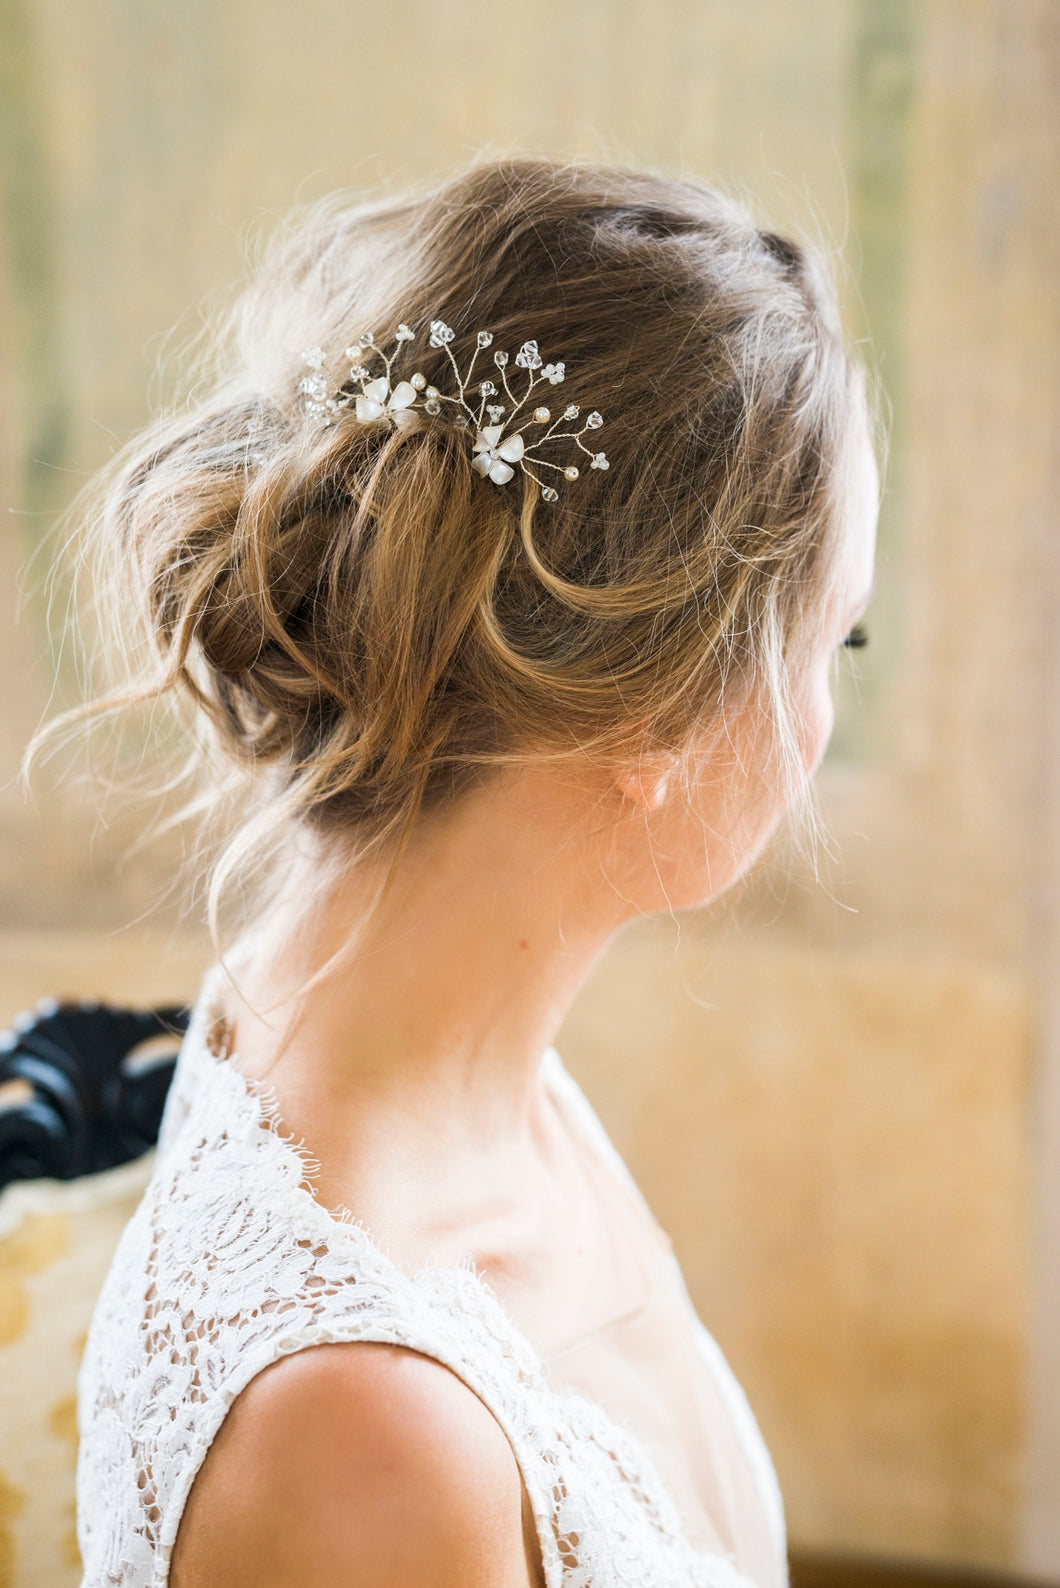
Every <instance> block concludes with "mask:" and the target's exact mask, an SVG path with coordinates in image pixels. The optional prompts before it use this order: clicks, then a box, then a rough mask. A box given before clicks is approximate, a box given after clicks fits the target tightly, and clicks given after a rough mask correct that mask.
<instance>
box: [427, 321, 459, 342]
mask: <svg viewBox="0 0 1060 1588" xmlns="http://www.w3.org/2000/svg"><path fill="white" fill-rule="evenodd" d="M455 335H456V332H455V331H454V330H453V328H452V326H451V325H446V323H445V321H444V320H432V321H431V334H430V337H429V341H430V344H431V346H432V347H444V346H445V345H446V343H447V342H451V341H452V340H453V337H454V336H455Z"/></svg>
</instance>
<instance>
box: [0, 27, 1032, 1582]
mask: <svg viewBox="0 0 1060 1588" xmlns="http://www.w3.org/2000/svg"><path fill="white" fill-rule="evenodd" d="M0 26H2V50H3V54H2V59H0V74H2V76H0V139H2V148H3V171H2V181H3V189H2V195H0V198H2V220H0V225H2V236H0V338H2V340H0V360H2V364H0V500H2V504H3V507H4V509H5V512H4V517H3V520H2V524H0V602H2V603H3V620H2V621H0V901H2V904H3V916H2V920H3V922H4V936H3V944H2V947H3V953H2V954H0V1018H6V1017H7V1016H9V1015H10V1014H12V1013H13V1012H14V1011H15V1009H17V1008H18V1007H20V1006H22V1005H24V1004H26V1003H27V1002H29V1001H31V999H32V998H33V997H34V996H36V995H37V994H38V993H39V992H42V991H53V992H56V993H60V992H65V991H74V990H78V991H80V990H84V991H89V990H92V991H97V992H99V993H110V994H112V995H115V996H133V997H135V996H137V995H144V996H145V995H146V994H144V991H143V989H144V988H145V987H150V989H151V991H152V994H153V995H157V996H161V995H162V994H163V993H167V994H176V995H179V994H180V993H190V992H192V991H193V990H194V987H195V983H196V980H197V977H198V974H199V971H200V969H201V967H202V965H203V963H204V954H205V949H204V945H203V941H202V938H201V935H199V934H198V933H197V932H196V931H195V930H194V929H193V927H192V926H189V925H188V924H187V923H185V924H184V925H179V924H174V922H175V915H174V910H173V906H172V903H171V902H170V903H166V904H164V905H163V906H162V907H160V908H159V909H157V910H156V911H155V912H154V914H153V915H151V916H150V917H149V918H148V919H147V921H146V922H145V921H144V920H143V919H141V917H142V915H143V912H144V911H145V910H146V909H147V907H148V906H149V904H150V902H151V900H152V898H153V897H154V896H155V895H156V893H157V890H158V887H159V885H160V884H163V883H165V881H166V880H167V879H168V877H169V875H170V872H171V868H172V864H173V859H174V855H173V852H172V851H167V850H165V849H164V848H162V847H158V848H155V849H153V850H148V851H145V852H142V853H140V854H138V855H136V856H134V857H133V858H131V859H127V860H122V858H121V857H122V856H123V854H124V851H125V849H126V846H127V842H128V838H129V835H130V833H132V832H135V830H136V825H137V817H136V816H135V814H128V813H125V812H123V811H121V809H120V808H117V807H115V808H114V809H113V810H112V812H111V814H110V817H109V825H108V826H107V827H105V828H104V829H103V830H102V831H100V830H96V829H94V828H93V827H92V824H91V814H90V811H89V808H88V806H87V804H86V800H85V796H84V794H83V792H82V791H81V790H80V789H79V788H78V787H76V786H75V785H73V784H72V783H70V782H69V781H68V782H66V783H65V784H64V785H63V786H62V787H60V788H58V789H56V788H51V787H49V785H48V782H47V779H46V778H45V779H42V780H40V782H39V784H38V789H37V792H36V793H35V795H34V798H33V801H32V802H31V803H29V804H27V803H26V801H25V799H24V797H23V795H22V793H21V791H20V789H19V787H18V785H17V781H16V780H15V771H16V767H17V762H18V757H19V754H20V750H21V747H22V745H23V744H24V742H25V740H26V737H27V736H28V734H29V732H30V730H31V729H32V727H33V725H34V724H35V723H36V721H37V719H38V717H39V715H40V713H41V711H42V710H43V708H44V706H45V703H46V701H47V700H48V698H49V694H50V692H51V691H52V690H53V688H58V690H59V695H60V697H62V696H63V695H64V693H67V692H68V691H69V689H70V687H71V669H70V666H69V661H68V659H67V658H66V657H65V656H63V655H61V654H60V653H59V648H58V646H57V644H56V643H55V642H52V644H51V645H49V642H48V640H47V639H46V636H45V625H44V596H43V593H42V589H41V582H42V579H43V576H44V575H45V574H46V572H47V570H48V567H49V565H50V562H51V561H52V559H53V558H54V555H55V547H54V544H53V543H51V542H49V540H48V539H47V538H46V537H47V531H48V529H49V525H50V523H51V521H52V519H53V516H54V513H55V511H56V510H57V509H58V508H61V507H62V506H63V505H64V503H65V502H66V501H68V500H69V498H70V496H71V495H72V494H73V492H74V490H75V489H76V487H77V485H78V484H79V482H80V481H81V479H82V478H83V476H84V475H85V473H86V471H89V470H91V469H92V468H93V467H95V466H96V465H97V464H99V463H100V462H101V461H102V460H103V459H104V458H105V457H106V456H108V454H109V452H110V450H111V449H112V447H113V446H114V444H115V440H116V439H117V438H121V437H124V436H125V435H126V434H127V433H128V431H129V430H130V429H131V428H132V427H133V426H135V425H136V424H137V423H138V422H139V421H140V420H141V418H142V417H143V416H144V414H145V412H146V407H147V403H148V400H149V396H150V393H151V391H152V390H153V385H152V383H153V381H154V378H155V364H156V360H157V357H158V355H159V352H160V350H161V348H162V343H163V338H164V334H165V333H166V332H167V330H168V329H169V328H170V327H171V326H172V325H173V324H174V322H176V321H177V320H178V319H180V320H181V322H182V324H183V326H184V327H185V328H190V326H191V325H192V323H193V322H194V317H195V313H196V305H197V304H198V303H199V302H200V300H201V299H202V298H203V297H204V295H206V294H207V293H208V292H209V291H210V290H212V289H213V288H215V287H216V286H218V285H223V284H225V283H227V282H228V281H229V280H230V279H231V278H232V277H233V276H234V275H236V274H237V273H238V272H239V270H240V266H241V257H242V248H243V239H244V238H245V235H246V232H247V229H248V228H249V227H252V226H255V225H258V224H264V225H268V224H269V222H270V219H271V217H273V216H274V215H278V214H281V213H282V212H283V211H284V210H285V209H286V208H287V207H288V206H289V205H290V204H291V203H293V202H295V201H296V200H299V199H302V198H309V197H312V196H315V195H317V194H319V193H322V192H325V191H327V190H329V189H331V188H333V187H337V186H341V185H347V184H358V183H362V182H367V181H374V180H376V179H378V178H394V179H401V178H403V177H405V176H418V175H420V174H421V173H424V172H434V171H439V170H441V169H444V168H445V167H447V166H448V165H451V164H452V163H454V162H457V161H459V160H461V159H462V158H464V157H465V156H467V155H469V154H471V153H472V152H473V151H475V150H478V149H480V148H482V147H487V148H495V149H512V148H521V149H526V150H545V151H556V152H567V153H575V154H586V155H605V156H611V157H617V158H620V159H629V160H633V161H637V162H648V163H656V164H661V165H663V166H664V167H666V168H667V169H670V170H678V171H679V170H681V169H685V170H688V171H691V172H695V173H697V174H701V175H706V176H709V177H714V178H716V179H718V180H720V181H722V182H725V183H730V184H736V185H739V186H745V187H746V188H748V189H750V190H751V192H753V193H754V194H757V195H758V196H759V198H760V201H761V204H762V207H763V210H764V213H765V215H766V216H767V217H768V218H769V219H770V220H772V221H773V222H774V223H778V224H781V225H783V224H785V223H788V222H791V221H794V223H796V224H798V223H800V222H803V223H805V222H806V221H807V220H808V219H812V216H813V214H814V213H815V212H817V213H819V215H820V217H821V218H822V219H823V222H824V224H825V226H826V228H827V229H828V231H829V232H830V233H831V235H832V236H833V237H834V238H835V240H836V242H837V245H840V246H841V247H842V251H843V259H844V261H845V267H846V270H847V272H848V275H849V278H850V279H849V282H848V286H847V312H848V319H849V322H850V325H851V329H852V331H853V332H854V333H855V334H856V335H859V336H870V337H871V339H872V342H873V345H874V348H875V350H876V356H877V357H878V359H879V361H880V365H881V369H882V373H883V377H884V379H885V382H886V385H887V389H888V392H889V394H890V398H891V401H892V402H893V404H894V408H895V425H894V433H893V456H892V460H891V469H890V474H889V480H888V493H887V499H886V503H885V509H884V513H883V518H882V522H881V533H880V558H879V570H878V574H879V577H878V588H879V592H880V594H879V597H878V600H877V603H876V606H875V608H874V610H873V611H872V613H871V614H870V619H869V627H870V631H871V634H872V643H871V646H870V648H869V650H868V651H867V652H863V653H861V654H860V657H859V660H858V664H857V673H858V676H857V677H854V676H853V675H852V674H849V673H848V675H847V676H846V677H845V679H844V681H843V683H842V685H841V694H842V700H841V722H840V728H839V732H838V734H837V738H836V742H835V745H834V747H833V750H832V751H831V753H830V755H829V758H828V761H827V763H826V765H825V767H824V769H823V772H822V775H821V794H822V801H823V804H824V807H825V811H826V814H827V816H828V819H829V822H830V824H831V827H832V831H833V833H834V835H835V845H836V849H837V858H836V859H835V860H834V861H833V862H830V863H828V864H827V865H826V866H825V868H824V871H825V875H824V880H823V881H822V882H820V883H819V882H815V881H814V880H813V879H812V878H810V877H808V876H806V875H804V874H803V872H802V871H800V870H799V869H796V871H795V874H794V877H793V878H792V879H791V880H786V879H785V877H784V875H783V873H782V869H781V863H780V861H779V860H778V861H777V862H776V864H775V865H773V866H766V867H764V868H762V869H761V870H760V872H759V873H758V874H757V875H756V877H755V878H754V879H753V880H752V881H751V882H750V883H749V884H748V885H747V886H746V887H745V888H744V889H742V890H741V893H740V896H739V897H738V898H737V899H734V900H732V901H731V902H730V903H729V904H728V905H727V906H726V907H725V908H723V909H722V910H720V911H719V912H717V914H716V915H715V916H713V917H712V918H710V919H708V920H693V919H688V918H686V919H685V920H684V921H682V922H681V925H680V934H679V940H678V934H677V931H676V929H675V928H674V927H673V926H672V925H670V924H669V923H667V924H664V925H662V926H659V925H645V926H642V927H639V928H637V929H633V930H631V931H629V932H628V933H627V934H626V935H625V936H624V937H623V938H622V939H621V940H620V941H619V942H618V943H616V945H615V947H614V951H613V952H612V953H611V954H610V955H609V956H608V958H607V959H606V960H605V961H604V963H603V964H602V965H601V966H600V968H599V971H598V973H597V974H596V975H595V977H594V979H593V981H592V983H591V985H590V986H589V987H588V988H587V989H586V991H585V993H584V996H583V997H582V998H581V999H580V1001H579V1003H578V1005H577V1006H576V1008H575V1010H574V1011H573V1013H572V1015H571V1017H570V1019H569V1021H568V1023H567V1026H566V1029H565V1031H564V1034H563V1040H562V1043H561V1047H562V1049H563V1051H564V1052H565V1054H566V1056H567V1058H568V1061H569V1063H570V1064H571V1066H572V1068H573V1069H574V1070H575V1071H576V1072H577V1073H578V1074H579V1075H580V1076H581V1077H582V1079H583V1080H584V1082H585V1084H586V1085H587V1087H588V1088H589V1090H590V1092H591V1094H592V1096H593V1097H594V1099H595V1100H596V1102H597V1104H598V1106H599V1108H600V1110H601V1112H602V1114H603V1115H604V1118H605V1120H606V1121H607V1123H608V1124H609V1125H610V1127H611V1128H612V1130H613V1132H614V1134H615V1137H616V1139H617V1140H618V1143H619V1145H620V1147H621V1148H622V1149H623V1150H624V1151H625V1152H626V1153H627V1154H628V1156H629V1159H630V1161H631V1163H632V1165H633V1167H634V1169H635V1171H636V1172H637V1174H638V1175H639V1176H640V1178H641V1180H642V1183H643V1184H644V1187H645V1189H646V1191H647V1193H648V1196H649V1198H650V1199H651V1200H652V1201H653V1203H654V1205H655V1207H656V1209H657V1211H658V1213H659V1214H660V1216H661V1217H662V1219H663V1221H664V1222H665V1223H666V1224H668V1226H669V1227H670V1229H671V1230H672V1232H673V1234H674V1237H675V1241H676V1244H677V1247H678V1250H679V1253H680V1255H681V1257H682V1259H683V1261H684V1263H685V1266H686V1269H687V1272H688V1275H689V1279H690V1283H691V1286H692V1289H693V1291H694V1295H695V1299H696V1301H697V1303H698V1305H699V1307H700V1310H701V1312H702V1314H703V1316H704V1318H705V1320H706V1322H707V1323H708V1325H709V1326H710V1327H711V1328H712V1329H713V1330H714V1332H715V1333H716V1334H717V1336H718V1338H719V1340H720V1341H721V1344H722V1345H723V1347H724V1348H725V1350H726V1351H727V1352H728V1354H729V1356H730V1358H731V1360H732V1361H733V1364H734V1366H735V1367H736V1369H737V1371H738V1373H739V1374H740V1375H741V1377H742V1379H743V1381H744V1383H745V1385H746V1387H747V1389H748V1392H749V1394H750V1397H751V1400H752V1403H753V1404H754V1406H755V1407H756V1410H757V1411H758V1413H759V1416H760V1419H761V1422H762V1424H763V1427H764V1431H765V1433H766V1436H767V1438H768V1439H769V1441H770V1443H771V1445H772V1447H773V1449H774V1451H775V1454H776V1457H777V1461H778V1464H779V1467H780V1474H781V1479H782V1484H783V1487H784V1489H785V1493H786V1496H787V1502H788V1508H789V1521H790V1527H791V1531H792V1534H793V1537H794V1538H795V1540H796V1541H797V1542H798V1543H800V1544H802V1545H804V1546H820V1547H832V1546H834V1547H842V1548H850V1549H859V1548H871V1549H874V1550H883V1551H888V1552H892V1553H896V1554H919V1555H923V1556H927V1557H931V1558H934V1559H954V1560H963V1561H967V1562H974V1563H978V1564H981V1565H994V1566H1021V1565H1022V1566H1024V1567H1034V1568H1037V1569H1039V1570H1042V1571H1046V1570H1052V1571H1054V1572H1055V1571H1060V1346H1058V1345H1057V1344H1056V1343H1055V1342H1056V1341H1057V1340H1060V1296H1058V1295H1057V1293H1056V1287H1057V1285H1058V1280H1057V1277H1056V1276H1057V1274H1058V1272H1060V1183H1058V1180H1057V1176H1058V1175H1060V1169H1058V1168H1057V1165H1058V1164H1060V993H1058V990H1057V982H1058V979H1060V978H1058V975H1057V950H1058V947H1060V943H1058V926H1057V906H1058V903H1060V833H1058V823H1057V806H1058V799H1057V796H1058V792H1060V726H1058V707H1057V702H1058V699H1060V690H1058V685H1060V661H1058V651H1057V624H1056V608H1057V598H1058V593H1060V592H1058V579H1057V573H1058V568H1057V562H1058V552H1057V525H1056V509H1055V502H1056V500H1057V496H1058V490H1057V487H1058V485H1060V480H1058V466H1057V450H1056V443H1055V426H1056V415H1057V380H1058V376H1057V369H1058V360H1057V353H1058V338H1057V298H1056V281H1057V278H1058V265H1060V251H1058V247H1057V242H1058V236H1057V233H1058V223H1057V216H1056V205H1055V199H1056V191H1057V178H1058V176H1060V152H1058V134H1057V117H1056V106H1057V103H1058V100H1060V7H1058V6H1057V4H1056V0H540V3H539V4H538V5H536V6H534V7H532V8H529V7H525V6H515V5H504V4H501V5H499V6H496V7H493V8H492V9H486V10H484V9H483V8H482V7H481V6H476V5H472V4H471V3H469V0H429V3H428V0H408V3H407V4H405V5H404V6H401V7H399V8H398V7H394V6H390V5H382V4H371V5H369V4H365V3H364V0H306V3H304V4H303V5H301V6H299V7H291V6H290V5H286V4H281V3H279V0H253V3H251V0H183V3H182V4H181V5H179V6H174V5H171V4H165V3H163V0H79V3H78V4H76V5H72V4H70V3H68V0H0ZM60 611H61V607H60ZM59 628H60V631H61V623H60V625H59ZM130 923H132V924H130ZM1050 1285H1051V1286H1052V1287H1053V1289H1052V1291H1050Z"/></svg>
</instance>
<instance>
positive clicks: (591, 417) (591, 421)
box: [585, 408, 604, 430]
mask: <svg viewBox="0 0 1060 1588" xmlns="http://www.w3.org/2000/svg"><path fill="white" fill-rule="evenodd" d="M603 422H604V416H603V414H598V413H597V412H596V409H595V408H594V409H593V411H592V413H591V414H586V416H585V424H586V428H587V429H589V430H599V428H600V426H601V425H602V424H603Z"/></svg>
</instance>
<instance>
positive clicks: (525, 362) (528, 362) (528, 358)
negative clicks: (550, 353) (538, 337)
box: [515, 342, 541, 369]
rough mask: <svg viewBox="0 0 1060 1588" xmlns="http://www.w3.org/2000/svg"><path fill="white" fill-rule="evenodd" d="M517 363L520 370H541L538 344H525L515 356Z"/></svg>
mask: <svg viewBox="0 0 1060 1588" xmlns="http://www.w3.org/2000/svg"><path fill="white" fill-rule="evenodd" d="M515 362H516V363H517V364H518V366H519V368H520V369H540V368H541V354H540V353H539V352H538V351H537V343H536V342H524V343H523V345H522V347H521V348H520V349H519V351H518V353H516V355H515Z"/></svg>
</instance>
